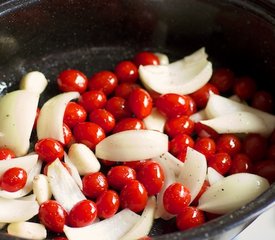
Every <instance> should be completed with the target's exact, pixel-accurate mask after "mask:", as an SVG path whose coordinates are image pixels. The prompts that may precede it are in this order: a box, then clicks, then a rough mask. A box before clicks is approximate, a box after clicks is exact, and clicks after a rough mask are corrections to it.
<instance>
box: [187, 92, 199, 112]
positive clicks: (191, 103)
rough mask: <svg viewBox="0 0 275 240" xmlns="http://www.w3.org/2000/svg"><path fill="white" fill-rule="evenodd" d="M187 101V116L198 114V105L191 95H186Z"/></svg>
mask: <svg viewBox="0 0 275 240" xmlns="http://www.w3.org/2000/svg"><path fill="white" fill-rule="evenodd" d="M185 100H186V102H187V109H186V111H185V115H187V116H190V115H192V114H194V113H195V112H197V105H196V102H195V100H194V99H193V98H192V97H191V96H190V95H185Z"/></svg>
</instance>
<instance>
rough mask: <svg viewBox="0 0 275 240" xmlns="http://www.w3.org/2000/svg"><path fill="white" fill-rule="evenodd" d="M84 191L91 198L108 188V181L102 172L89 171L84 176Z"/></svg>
mask: <svg viewBox="0 0 275 240" xmlns="http://www.w3.org/2000/svg"><path fill="white" fill-rule="evenodd" d="M82 184H83V193H84V195H85V196H87V197H89V198H97V197H98V196H99V195H100V194H102V193H103V192H105V191H106V190H107V189H108V181H107V178H106V176H105V175H104V174H103V173H102V172H95V173H88V174H86V175H85V176H84V177H83V178H82Z"/></svg>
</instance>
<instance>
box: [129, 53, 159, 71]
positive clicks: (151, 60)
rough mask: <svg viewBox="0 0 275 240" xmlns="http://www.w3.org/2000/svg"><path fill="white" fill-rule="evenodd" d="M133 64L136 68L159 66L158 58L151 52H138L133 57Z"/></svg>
mask: <svg viewBox="0 0 275 240" xmlns="http://www.w3.org/2000/svg"><path fill="white" fill-rule="evenodd" d="M133 61H134V63H135V64H136V66H137V67H139V66H140V65H143V66H146V65H159V58H158V57H157V56H156V55H155V54H153V53H151V52H146V51H144V52H139V53H137V54H136V55H135V56H134V59H133Z"/></svg>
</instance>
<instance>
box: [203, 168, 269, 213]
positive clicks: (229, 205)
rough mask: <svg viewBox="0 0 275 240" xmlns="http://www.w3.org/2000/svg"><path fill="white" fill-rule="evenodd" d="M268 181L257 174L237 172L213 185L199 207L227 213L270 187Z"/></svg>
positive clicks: (204, 209) (209, 210)
mask: <svg viewBox="0 0 275 240" xmlns="http://www.w3.org/2000/svg"><path fill="white" fill-rule="evenodd" d="M269 186H270V185H269V183H268V181H267V180H266V179H265V178H263V177H260V176H258V175H255V174H250V173H237V174H233V175H230V176H228V177H225V178H223V179H222V180H220V181H217V182H216V183H214V184H213V185H211V186H210V187H209V188H208V189H207V190H206V191H205V192H204V193H203V194H202V196H201V197H200V199H199V205H198V208H199V209H201V210H203V211H206V212H210V213H216V214H225V213H228V212H231V211H234V210H236V209H238V208H241V207H242V206H244V205H245V204H247V203H249V202H251V201H253V200H254V199H255V198H256V197H258V196H259V195H261V194H262V193H263V192H264V191H266V190H267V189H268V188H269Z"/></svg>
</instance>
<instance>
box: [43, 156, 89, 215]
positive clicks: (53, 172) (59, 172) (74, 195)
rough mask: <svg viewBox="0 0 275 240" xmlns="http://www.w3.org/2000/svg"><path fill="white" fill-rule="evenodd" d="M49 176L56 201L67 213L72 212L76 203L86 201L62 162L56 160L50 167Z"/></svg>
mask: <svg viewBox="0 0 275 240" xmlns="http://www.w3.org/2000/svg"><path fill="white" fill-rule="evenodd" d="M47 176H48V179H49V183H50V187H51V191H52V193H53V196H54V198H55V200H56V201H58V202H59V203H60V204H61V206H62V207H63V208H64V209H65V210H66V211H67V212H70V210H71V209H72V207H73V206H74V205H75V204H76V203H78V202H80V201H82V200H84V199H86V197H85V196H84V195H83V193H82V192H81V190H80V188H79V187H78V186H77V184H76V182H75V180H74V179H73V178H72V176H71V175H70V174H69V172H68V170H67V169H66V168H65V167H64V166H63V165H62V163H61V162H60V160H58V159H56V160H55V161H54V162H52V163H51V164H50V165H49V167H48V172H47Z"/></svg>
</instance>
